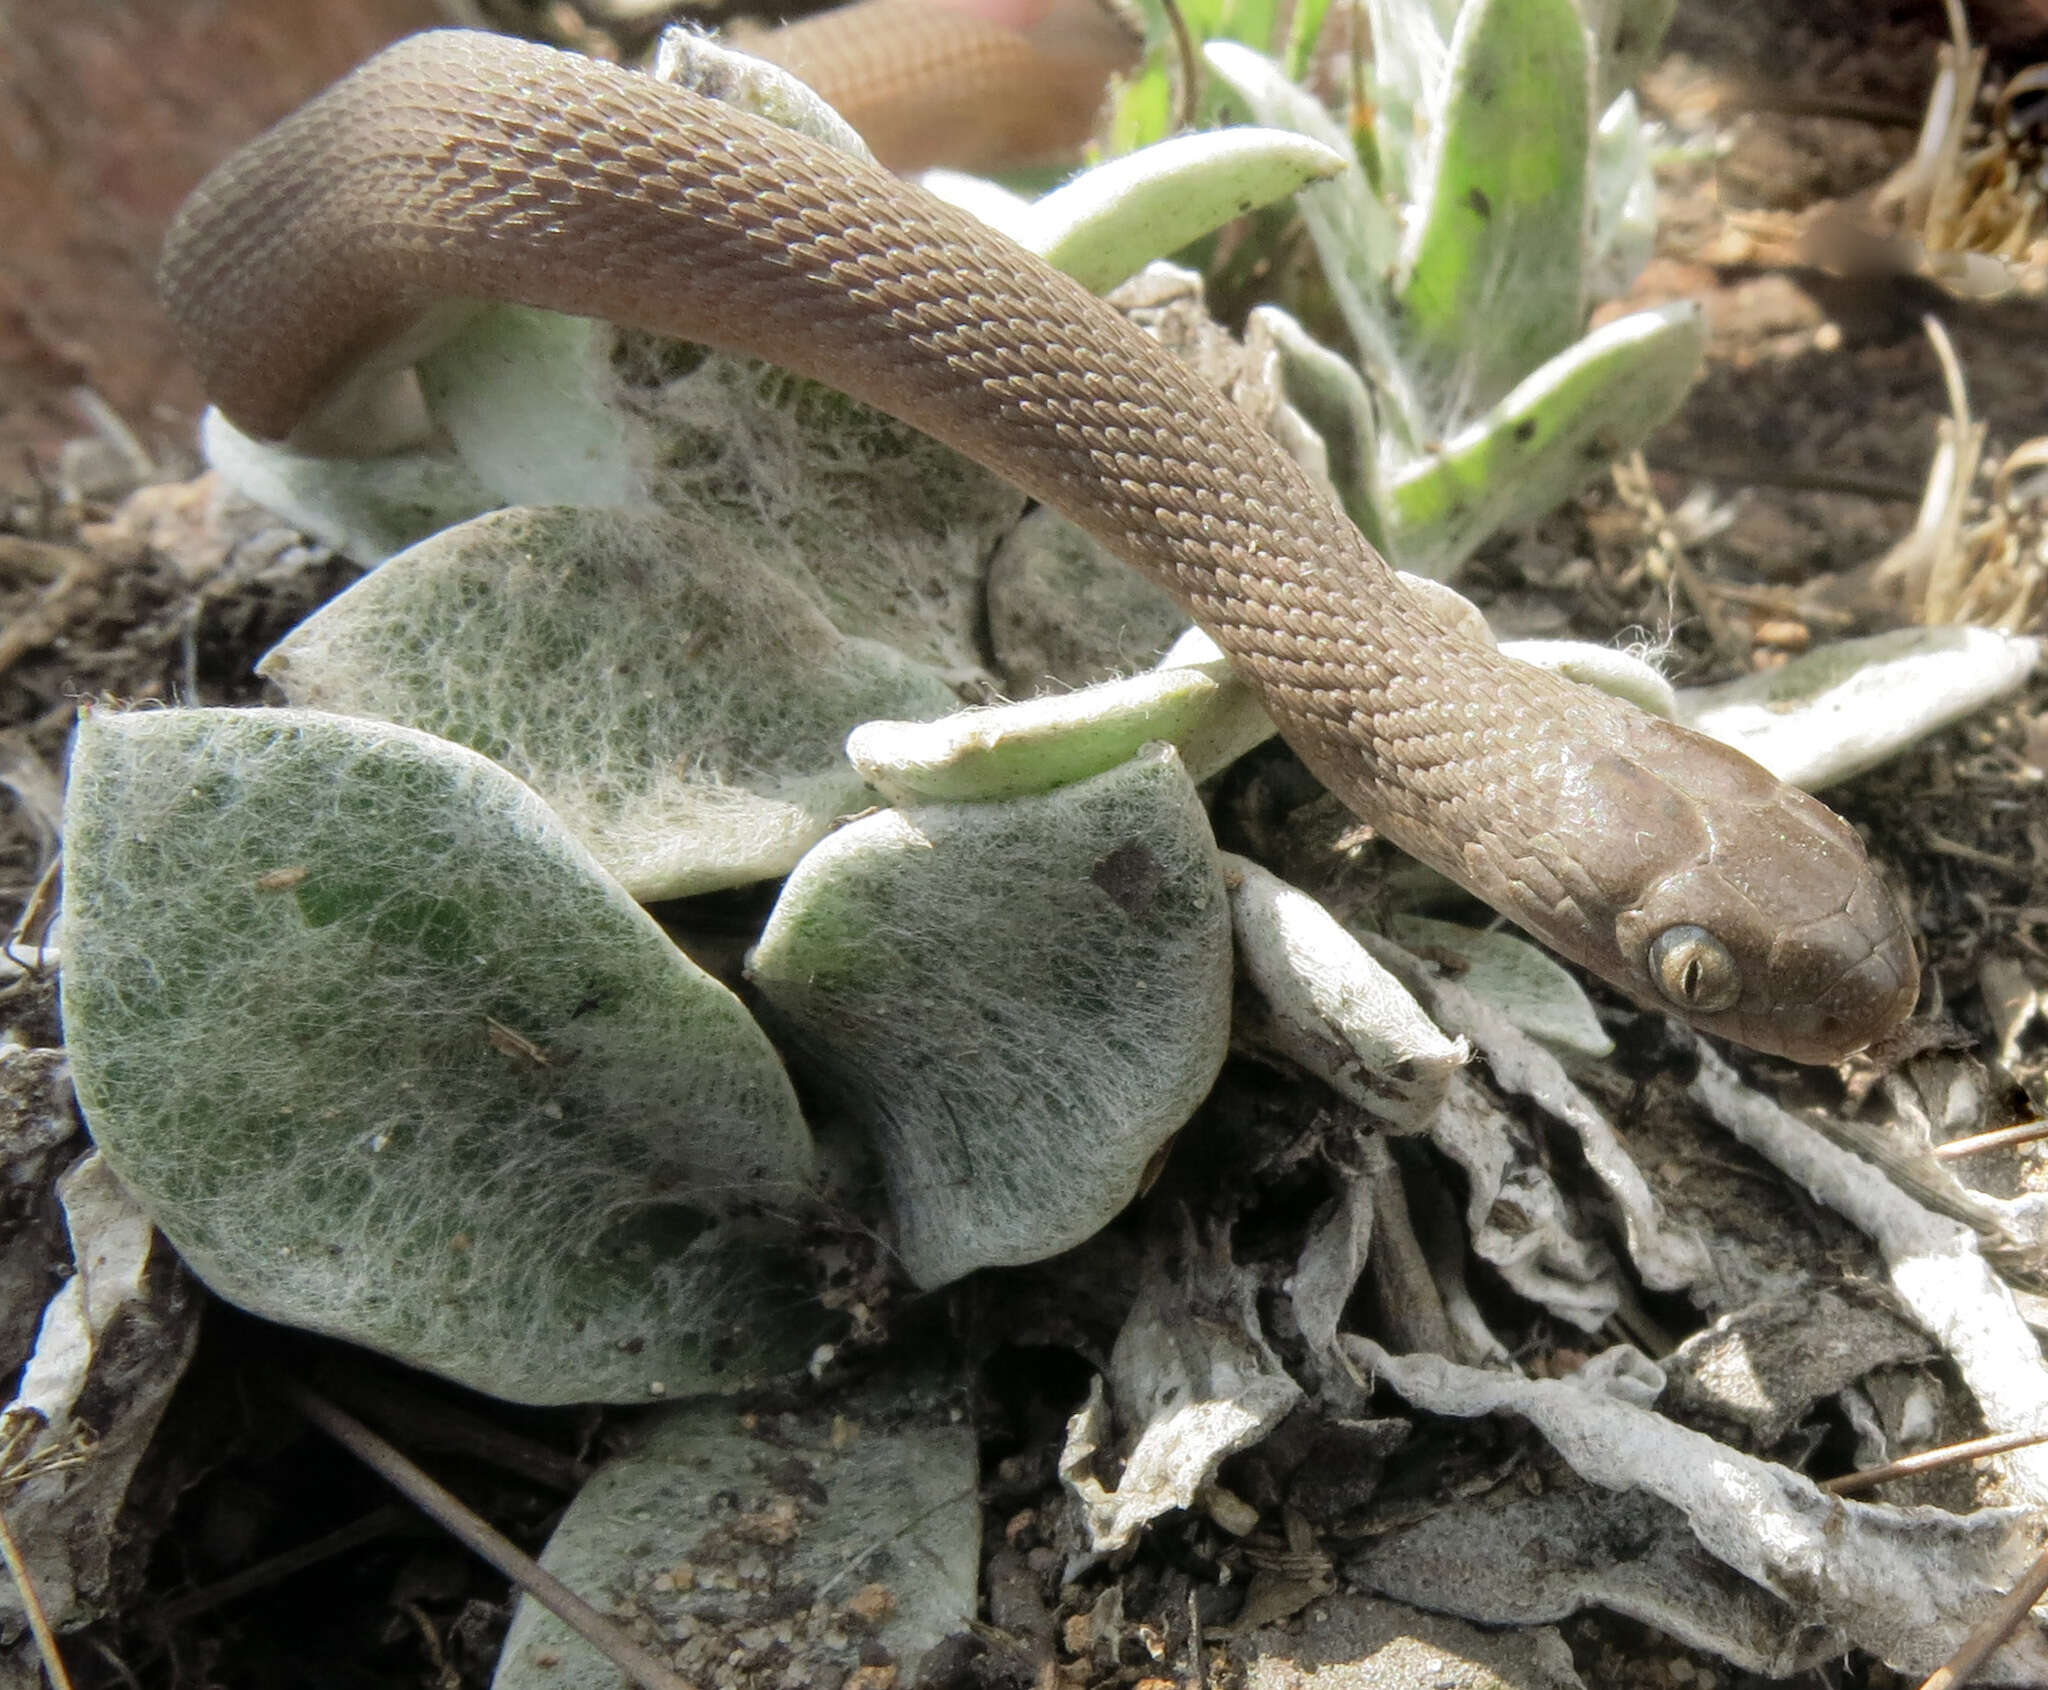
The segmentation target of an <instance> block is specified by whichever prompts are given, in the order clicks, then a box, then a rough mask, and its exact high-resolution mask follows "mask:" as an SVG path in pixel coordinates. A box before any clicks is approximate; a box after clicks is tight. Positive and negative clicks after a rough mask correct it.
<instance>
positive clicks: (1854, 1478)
mask: <svg viewBox="0 0 2048 1690" xmlns="http://www.w3.org/2000/svg"><path fill="white" fill-rule="evenodd" d="M2042 1443H2048V1432H2000V1433H1999V1434H1998V1435H1997V1436H1996V1437H1990V1438H1971V1439H1968V1440H1967V1441H1966V1442H1963V1443H1959V1444H1945V1445H1943V1446H1942V1447H1941V1448H1940V1449H1924V1450H1922V1451H1921V1452H1920V1453H1919V1454H1918V1455H1906V1456H1901V1457H1900V1458H1899V1459H1898V1460H1897V1461H1887V1462H1886V1463H1885V1464H1884V1465H1883V1466H1882V1467H1866V1468H1864V1469H1863V1471H1862V1472H1860V1473H1844V1474H1843V1475H1842V1476H1841V1477H1840V1478H1839V1479H1829V1480H1828V1481H1826V1483H1824V1484H1823V1485H1822V1486H1821V1487H1820V1488H1821V1489H1822V1490H1824V1491H1827V1492H1828V1493H1829V1494H1830V1495H1833V1496H1847V1495H1849V1494H1850V1493H1851V1492H1853V1491H1859V1490H1869V1489H1870V1488H1871V1487H1872V1486H1874V1485H1881V1484H1883V1483H1884V1482H1885V1481H1886V1480H1887V1479H1903V1478H1906V1477H1908V1476H1910V1475H1911V1474H1914V1473H1936V1472H1939V1471H1940V1470H1941V1469H1942V1468H1944V1467H1954V1466H1958V1465H1960V1464H1961V1463H1962V1462H1965V1461H1975V1460H1978V1459H1979V1458H1980V1457H1982V1456H1986V1455H2003V1454H2004V1453H2005V1452H2006V1451H2007V1450H2009V1449H2025V1448H2026V1447H2027V1446H2028V1445H2029V1444H2042Z"/></svg>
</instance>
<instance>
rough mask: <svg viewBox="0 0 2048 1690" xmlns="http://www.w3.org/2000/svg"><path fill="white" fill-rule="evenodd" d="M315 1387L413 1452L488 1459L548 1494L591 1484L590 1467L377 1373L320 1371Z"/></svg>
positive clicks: (452, 1404)
mask: <svg viewBox="0 0 2048 1690" xmlns="http://www.w3.org/2000/svg"><path fill="white" fill-rule="evenodd" d="M313 1382H314V1387H315V1388H316V1389H318V1390H320V1391H322V1392H324V1393H325V1394H326V1395H327V1396H328V1397H330V1398H332V1399H333V1400H334V1401H336V1402H338V1403H339V1404H340V1405H341V1406H342V1407H343V1408H345V1409H347V1410H348V1411H349V1412H350V1413H351V1414H355V1415H359V1416H361V1417H362V1418H363V1419H365V1420H368V1421H371V1422H372V1423H374V1424H376V1425H379V1426H381V1427H382V1428H383V1429H384V1430H385V1431H386V1432H387V1433H390V1434H392V1435H394V1436H396V1437H399V1438H402V1439H404V1440H405V1443H406V1446H407V1447H408V1448H410V1449H413V1450H432V1451H448V1452H450V1453H453V1454H456V1455H466V1456H471V1457H474V1458H475V1459H476V1460H478V1461H487V1462H489V1463H490V1464H491V1465H492V1466H493V1467H501V1468H503V1469H504V1470H505V1471H506V1472H508V1473H516V1474H518V1475H519V1476H520V1477H521V1478H522V1479H526V1480H529V1481H531V1482H532V1483H534V1484H536V1485H544V1486H545V1487H546V1488H547V1489H549V1490H554V1491H564V1492H569V1493H572V1494H573V1493H574V1492H576V1491H579V1490H581V1489H582V1488H583V1486H584V1485H585V1484H587V1483H588V1482H589V1480H590V1463H589V1462H587V1461H579V1460H578V1459H577V1458H576V1457H575V1456H573V1455H564V1454H563V1453H562V1452H561V1451H560V1450H558V1449H554V1448H552V1447H550V1446H549V1445H547V1444H544V1443H541V1442H539V1441H538V1440H536V1439H533V1438H528V1437H522V1436H521V1435H520V1434H519V1433H517V1432H508V1431H506V1430H505V1429H504V1428H503V1427H502V1426H495V1425H493V1424H492V1423H491V1422H490V1421H488V1420H486V1419H485V1418H484V1417H483V1416H482V1415H480V1414H472V1413H471V1412H470V1411H469V1410H468V1409H465V1408H462V1407H460V1406H458V1405H457V1404H455V1403H451V1402H447V1401H444V1400H442V1399H441V1398H439V1397H434V1396H430V1395H429V1394H428V1393H427V1392H425V1391H421V1390H415V1389H414V1388H413V1387H411V1386H409V1385H403V1384H400V1383H399V1382H398V1381H397V1380H394V1379H390V1378H387V1377H385V1376H384V1375H383V1374H381V1373H372V1374H363V1373H362V1372H361V1371H360V1370H358V1373H357V1376H356V1377H354V1378H349V1377H346V1376H344V1374H343V1371H342V1369H340V1368H338V1367H323V1368H320V1369H319V1370H317V1371H316V1373H315V1375H314V1381H313Z"/></svg>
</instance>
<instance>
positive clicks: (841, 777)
mask: <svg viewBox="0 0 2048 1690" xmlns="http://www.w3.org/2000/svg"><path fill="white" fill-rule="evenodd" d="M755 539H756V536H755V535H754V534H753V533H751V532H750V531H749V530H748V529H747V528H746V527H744V526H721V525H720V524H719V523H717V522H716V521H715V520H713V518H712V517H710V516H709V515H708V514H707V515H704V516H701V517H700V518H699V519H698V520H696V521H694V522H685V521H681V520H677V519H672V518H669V517H665V516H640V515H632V514H629V513H626V512H623V511H590V510H572V509H561V508H557V509H552V510H509V511H498V512H495V513H493V514H492V515H490V516H486V517H480V518H478V519H477V520H476V521H475V522H471V523H465V524H464V525H463V526H461V527H460V528H452V529H449V530H448V531H447V532H445V533H442V534H437V535H435V536H434V538H433V539H431V540H429V541H426V542H425V543H424V544H422V545H419V546H415V547H414V548H413V549H412V550H411V551H408V552H406V553H404V554H402V555H401V556H399V557H395V558H393V559H392V560H391V561H390V562H389V563H387V564H386V565H385V566H384V567H383V568H382V569H380V570H378V571H377V572H376V573H375V574H374V575H371V576H368V577H366V578H365V579H364V580H362V581H360V582H358V583H357V584H356V585H355V586H353V587H351V588H350V589H349V590H348V591H347V592H345V593H343V594H342V595H341V596H340V597H339V598H336V599H333V600H331V601H330V602H329V603H328V604H327V605H325V606H324V607H323V608H322V609H321V610H320V611H319V612H318V613H317V614H315V615H313V616H312V617H309V618H308V619H307V620H306V621H304V622H302V623H300V624H299V626H298V627H297V628H295V629H293V630H292V632H291V633H290V634H288V635H287V636H286V637H285V638H284V640H283V641H281V642H280V643H279V644H278V646H277V647H276V648H275V649H274V650H273V651H271V652H270V654H269V655H268V656H266V657H265V658H264V659H263V661H262V663H261V664H259V665H258V671H259V672H260V673H261V674H263V675H266V676H268V677H269V678H270V679H271V680H274V681H276V682H277V683H278V684H279V685H280V686H281V687H283V688H284V691H285V696H286V697H287V698H289V699H290V700H291V702H292V703H293V704H297V705H304V706H307V707H309V708H313V709H319V710H333V711H338V712H340V713H342V714H345V715H351V716H376V717H380V718H382V719H383V720H385V721H392V722H401V723H404V724H405V725H406V726H408V727H415V728H422V729H424V730H426V731H427V732H428V733H434V734H439V735H440V736H441V737H442V738H444V739H452V740H455V741H457V742H458V743H460V744H463V745H467V746H469V747H470V748H471V749H472V750H474V751H480V752H482V753H483V754H484V755H485V756H487V757H490V758H492V759H493V760H495V761H496V762H498V763H501V764H503V765H504V766H505V767H506V768H508V769H510V770H511V771H512V772H513V773H514V774H516V775H518V776H519V777H520V778H521V779H522V780H525V781H526V782H528V783H529V784H530V785H532V786H533V787H534V788H535V789H536V790H537V791H538V792H539V793H540V794H541V796H542V797H544V798H546V799H547V801H548V802H549V803H550V804H552V805H553V806H554V808H555V810H556V812H557V813H558V814H559V815H560V816H561V817H562V819H563V820H564V821H565V822H567V823H568V824H569V825H570V827H572V828H573V829H575V831H576V832H577V834H578V835H579V836H580V837H581V838H582V840H583V842H584V843H585V844H586V845H588V846H589V847H590V849H591V851H592V852H593V853H594V854H595V855H596V857H597V859H598V861H600V862H601V863H603V864H604V865H605V867H606V868H607V869H608V870H609V871H610V872H611V873H613V874H615V875H617V876H618V878H619V879H620V880H621V881H623V882H624V883H625V885H626V888H627V890H628V891H630V892H632V893H633V894H634V896H636V897H639V898H649V899H652V898H672V897H680V896H683V895H685V894H688V893H695V892H703V891H709V890H713V889H715V888H718V887H723V886H735V885H743V884H745V883H746V882H748V881H753V880H765V879H769V878H771V877H773V876H775V875H779V874H786V873H788V872H789V870H790V869H791V868H792V867H794V866H795V864H796V860H797V858H799V857H800V856H802V855H803V853H804V852H805V851H806V850H807V849H808V848H809V847H810V846H811V845H812V844H814V843H815V842H816V841H817V840H819V839H821V838H823V837H824V835H825V834H826V832H827V831H829V830H830V828H831V827H832V825H833V823H834V822H836V821H837V820H838V819H839V818H840V817H841V816H843V815H847V814H850V813H851V812H852V811H855V810H859V809H863V808H865V807H866V805H867V804H868V803H869V802H870V800H869V798H868V796H867V792H866V788H865V786H864V784H863V782H862V780H861V777H860V776H859V775H858V774H857V773H855V771H854V769H853V767H852V765H850V764H849V763H848V762H847V760H846V757H845V755H844V754H843V751H842V749H841V748H842V746H843V745H844V743H845V740H846V735H847V732H848V730H849V729H851V728H853V727H854V726H855V725H856V724H858V723H861V722H865V721H868V720H870V719H871V718H873V717H876V716H892V717H905V716H907V717H912V718H914V719H917V720H926V719H929V718H931V717H934V716H943V715H945V714H946V713H947V712H948V711H950V710H953V709H954V708H956V707H957V704H958V700H957V699H956V698H955V696H954V694H953V691H952V689H951V688H950V687H948V686H947V685H946V684H945V682H944V681H942V680H940V679H939V677H938V676H937V675H936V674H934V673H933V672H932V671H931V670H929V669H927V668H925V667H924V666H923V665H921V664H919V663H916V662H914V661H913V660H911V659H910V658H907V657H904V656H902V655H900V654H899V653H898V652H896V651H894V650H893V649H891V648H890V647H888V646H885V645H883V644H881V643H880V642H879V641H875V640H862V639H853V638H849V637H848V636H846V635H843V634H841V633H840V632H839V631H838V630H837V629H836V628H834V627H833V626H832V624H831V623H830V622H828V621H827V620H826V619H825V616H824V613H823V612H822V611H821V610H820V609H819V608H818V606H817V605H816V604H815V603H813V602H812V600H811V599H810V598H808V597H807V596H806V595H805V594H804V593H803V592H802V590H801V589H799V588H798V587H797V586H795V585H794V584H793V583H791V582H790V581H789V580H788V579H787V578H786V577H785V576H783V575H782V574H780V573H779V572H778V571H777V570H775V569H774V568H773V567H771V564H770V561H769V559H768V557H765V556H764V555H763V552H762V550H761V548H760V547H759V546H758V545H757V544H755V543H754V541H755ZM536 677H545V683H546V684H542V685H537V684H536Z"/></svg>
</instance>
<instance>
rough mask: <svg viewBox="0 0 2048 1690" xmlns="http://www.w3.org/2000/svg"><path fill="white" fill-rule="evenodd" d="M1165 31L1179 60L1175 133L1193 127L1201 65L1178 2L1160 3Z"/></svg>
mask: <svg viewBox="0 0 2048 1690" xmlns="http://www.w3.org/2000/svg"><path fill="white" fill-rule="evenodd" d="M1160 10H1161V11H1163V12H1164V13H1165V14H1166V27H1167V28H1168V29H1170V30H1172V31H1173V53H1174V57H1175V58H1177V59H1179V60H1180V89H1179V98H1177V99H1176V100H1175V101H1174V106H1173V127H1174V128H1175V130H1176V131H1178V130H1183V129H1192V128H1194V126H1195V111H1196V108H1197V106H1198V104H1199V103H1200V99H1201V92H1202V61H1201V59H1200V58H1199V57H1198V56H1197V54H1196V52H1195V38H1194V37H1193V36H1192V35H1190V34H1189V33H1188V20H1187V19H1186V18H1185V17H1183V16H1182V15H1181V10H1180V6H1179V4H1178V0H1160Z"/></svg>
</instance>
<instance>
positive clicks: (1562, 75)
mask: <svg viewBox="0 0 2048 1690" xmlns="http://www.w3.org/2000/svg"><path fill="white" fill-rule="evenodd" d="M1589 77H1590V70H1589V67H1588V64H1587V55H1586V36H1585V29H1584V26H1583V25H1582V24H1581V22H1580V20H1579V13H1578V8H1577V7H1576V6H1575V5H1574V4H1573V3H1572V0H1469V3H1468V4H1467V5H1466V6H1465V7H1464V9H1463V10H1462V11H1460V12H1459V14H1458V24H1457V28H1456V30H1455V31H1454V32H1453V33H1452V36H1451V56H1450V64H1449V67H1448V70H1447V73H1446V79H1445V86H1444V89H1443V95H1442V99H1441V101H1440V103H1439V104H1438V106H1437V108H1436V111H1435V113H1434V116H1435V119H1436V123H1435V129H1434V133H1433V138H1432V142H1431V145H1430V148H1429V152H1428V158H1427V163H1426V167H1425V172H1424V175H1423V178H1422V179H1421V180H1420V181H1419V182H1418V184H1417V186H1416V192H1415V198H1416V201H1417V204H1418V205H1419V207H1420V208H1421V217H1420V219H1419V220H1418V221H1417V223H1416V224H1415V225H1414V227H1413V228H1412V229H1411V231H1410V237H1409V240H1408V242H1407V243H1406V244H1405V246H1404V248H1403V251H1402V256H1401V264H1400V269H1399V273H1398V279H1397V281H1396V283H1395V291H1396V294H1397V296H1398V301H1399V311H1400V336H1401V344H1402V347H1403V350H1404V355H1405V357H1406V360H1407V362H1408V365H1409V368H1410V375H1411V379H1412V380H1413V382H1414V384H1415V386H1416V388H1417V389H1418V391H1419V395H1420V397H1421V400H1422V404H1423V407H1424V410H1423V415H1424V416H1425V417H1426V419H1427V427H1428V429H1429V430H1430V431H1432V432H1438V431H1441V432H1446V433H1448V432H1450V431H1452V430H1455V429H1457V428H1459V427H1461V426H1462V425H1463V424H1464V423H1465V422H1466V421H1467V420H1468V419H1470V418H1472V417H1474V416H1476V415H1478V414H1479V413H1480V412H1482V411H1484V410H1486V409H1487V408H1488V407H1489V406H1491V405H1492V404H1494V403H1495V401H1497V400H1498V399H1500V398H1501V397H1502V396H1503V395H1504V394H1506V393H1507V392H1508V390H1509V389H1510V388H1512V387H1513V386H1514V385H1515V384H1516V383H1517V382H1518V381H1520V380H1521V379H1522V378H1523V377H1524V376H1525V375H1527V374H1528V373H1529V372H1530V371H1531V370H1533V369H1535V368H1536V367H1537V366H1538V365H1540V364H1541V363H1543V362H1544V361H1545V360H1546V359H1548V358H1550V357H1552V356H1554V355H1555V354H1557V353H1559V352H1561V351H1562V350H1563V349H1564V348H1565V347H1566V346H1568V345H1570V344H1571V341H1572V337H1573V336H1574V335H1576V334H1577V333H1578V331H1579V326H1580V324H1581V322H1582V321H1583V320H1584V310H1585V305H1584V283H1583V280H1582V271H1583V264H1584V245H1585V239H1586V169H1587V153H1588V150H1589V149H1590V147H1591V144H1592V124H1593V113H1592V93H1591V85H1590V81H1589Z"/></svg>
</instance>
